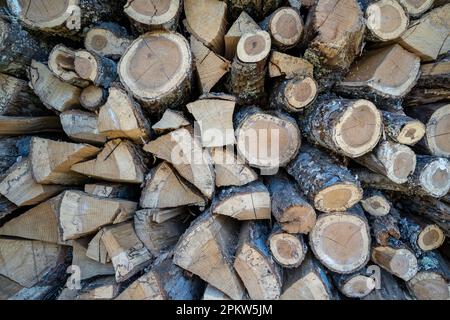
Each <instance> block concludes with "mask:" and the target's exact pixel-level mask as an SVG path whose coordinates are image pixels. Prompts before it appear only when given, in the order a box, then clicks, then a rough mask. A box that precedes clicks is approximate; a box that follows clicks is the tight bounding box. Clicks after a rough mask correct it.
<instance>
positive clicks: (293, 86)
mask: <svg viewBox="0 0 450 320" xmlns="http://www.w3.org/2000/svg"><path fill="white" fill-rule="evenodd" d="M269 65H270V64H269ZM317 92H318V85H317V83H316V81H315V80H314V79H313V78H311V77H303V76H296V77H294V78H292V79H288V80H284V81H282V82H281V83H280V84H279V85H278V86H277V87H276V88H274V90H273V91H272V94H271V96H270V107H271V108H272V109H275V110H276V109H284V111H286V112H299V111H303V110H304V109H305V108H307V107H308V106H310V105H311V104H312V103H314V101H315V100H316V97H317Z"/></svg>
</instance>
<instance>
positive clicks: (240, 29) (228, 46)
mask: <svg viewBox="0 0 450 320" xmlns="http://www.w3.org/2000/svg"><path fill="white" fill-rule="evenodd" d="M260 29H261V28H260V27H259V25H258V24H257V23H256V22H255V20H253V18H252V17H250V16H249V15H248V14H247V12H245V11H244V10H243V11H242V12H241V13H240V14H239V17H238V18H237V19H236V20H235V21H234V22H233V24H232V25H231V27H230V29H228V32H227V33H226V34H225V37H224V42H225V58H226V59H228V60H230V61H231V60H233V59H234V56H235V55H236V48H237V45H238V42H239V39H241V37H242V35H244V34H245V33H248V32H253V31H255V30H260Z"/></svg>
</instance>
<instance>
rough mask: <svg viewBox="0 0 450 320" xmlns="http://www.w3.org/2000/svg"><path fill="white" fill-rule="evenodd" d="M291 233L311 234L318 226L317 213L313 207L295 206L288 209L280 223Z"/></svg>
mask: <svg viewBox="0 0 450 320" xmlns="http://www.w3.org/2000/svg"><path fill="white" fill-rule="evenodd" d="M279 223H280V225H281V228H282V229H283V230H284V231H286V232H289V233H304V234H306V233H309V232H310V231H311V230H312V228H313V227H314V225H315V224H316V211H315V210H314V208H313V207H312V206H302V205H294V206H291V207H289V208H287V209H286V211H285V212H284V214H283V216H282V217H281V219H280V221H279Z"/></svg>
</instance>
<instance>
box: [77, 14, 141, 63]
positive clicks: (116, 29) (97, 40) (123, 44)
mask: <svg viewBox="0 0 450 320" xmlns="http://www.w3.org/2000/svg"><path fill="white" fill-rule="evenodd" d="M131 42H132V40H131V38H130V36H129V35H128V31H127V29H125V28H124V27H122V26H121V25H119V24H116V23H114V22H103V23H100V24H98V25H97V26H95V27H93V28H91V29H89V31H88V32H87V33H86V36H85V38H84V46H85V48H86V49H87V50H88V51H91V52H94V53H96V54H99V55H101V56H104V57H107V58H110V59H114V60H117V59H120V57H121V56H122V55H123V53H124V52H125V50H126V49H127V48H128V46H129V45H130V44H131Z"/></svg>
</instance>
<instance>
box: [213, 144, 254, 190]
mask: <svg viewBox="0 0 450 320" xmlns="http://www.w3.org/2000/svg"><path fill="white" fill-rule="evenodd" d="M211 158H212V161H213V162H214V172H215V175H216V187H227V186H243V185H246V184H248V183H250V182H252V181H255V180H257V179H258V174H257V173H256V172H255V171H254V170H253V169H252V168H250V167H249V166H248V165H246V164H245V162H244V161H243V160H242V159H241V158H239V157H238V156H236V155H235V153H234V151H233V150H230V149H229V148H225V149H224V148H213V149H211Z"/></svg>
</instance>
